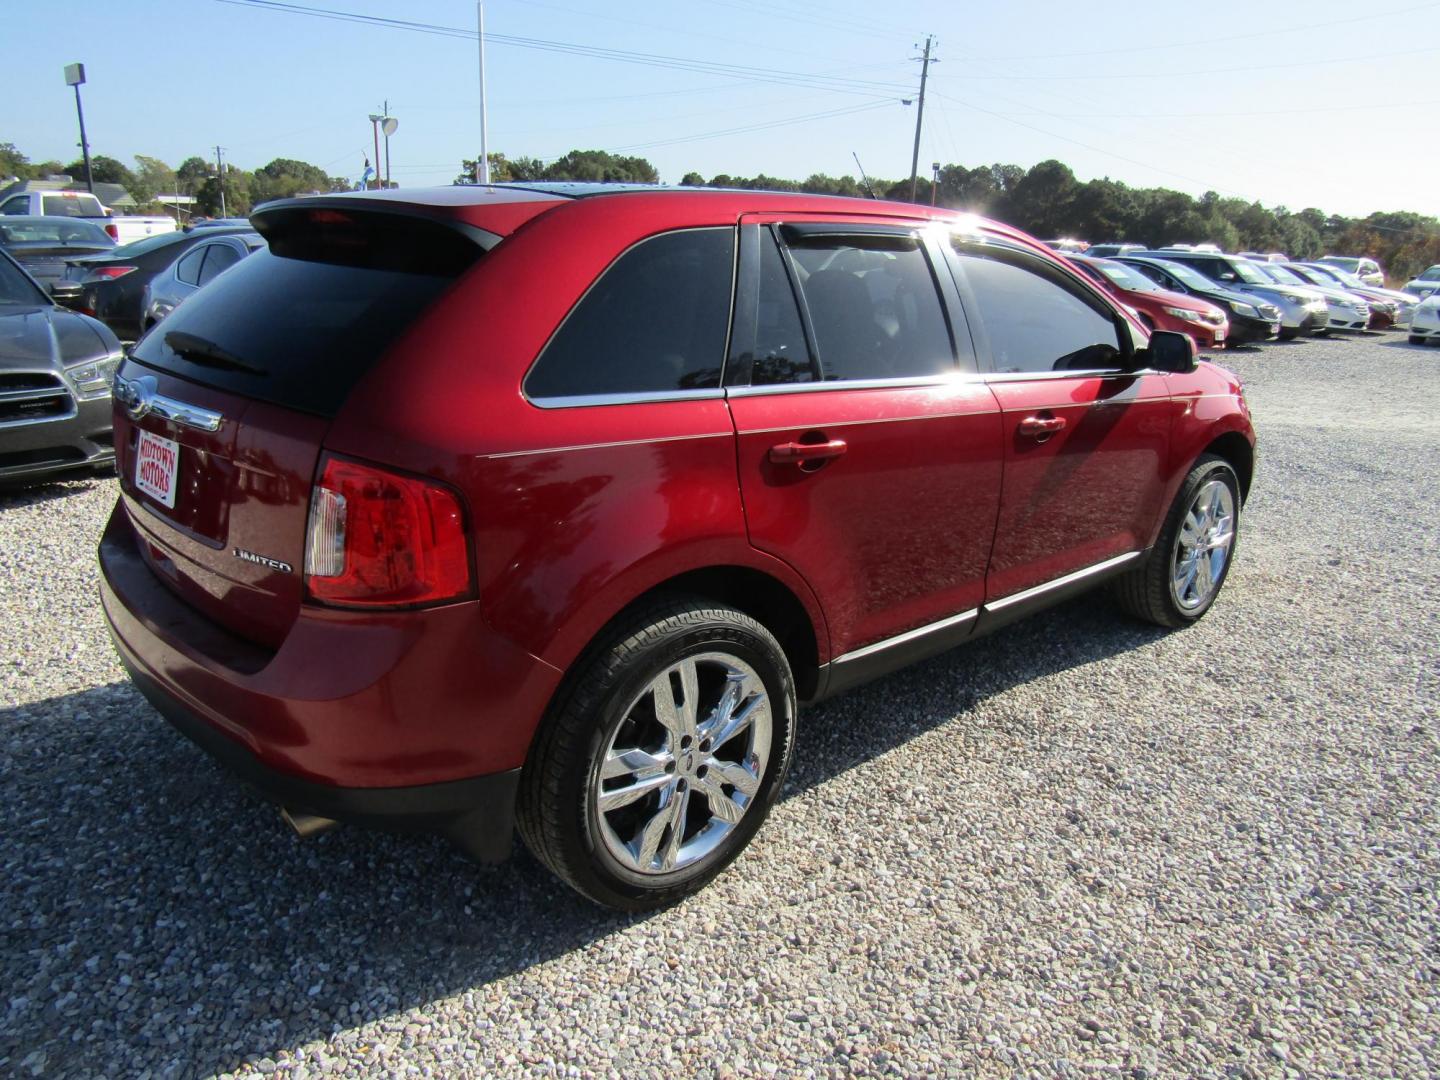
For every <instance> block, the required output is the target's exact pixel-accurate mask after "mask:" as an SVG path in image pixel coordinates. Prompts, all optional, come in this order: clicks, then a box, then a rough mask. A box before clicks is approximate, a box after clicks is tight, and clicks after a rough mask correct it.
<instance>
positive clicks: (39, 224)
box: [0, 217, 112, 247]
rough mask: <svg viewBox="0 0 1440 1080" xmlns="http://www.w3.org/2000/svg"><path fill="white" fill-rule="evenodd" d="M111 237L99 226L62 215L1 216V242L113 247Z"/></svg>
mask: <svg viewBox="0 0 1440 1080" xmlns="http://www.w3.org/2000/svg"><path fill="white" fill-rule="evenodd" d="M111 243H112V241H111V239H110V237H109V235H107V234H106V232H105V230H104V229H102V228H101V227H100V226H99V225H93V224H91V223H90V222H88V221H73V220H70V219H68V218H61V217H50V218H41V217H27V218H21V219H20V220H18V221H15V220H12V221H5V220H4V219H3V218H0V244H93V245H95V246H97V247H110V246H111Z"/></svg>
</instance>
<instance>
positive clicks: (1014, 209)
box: [0, 142, 1440, 281]
mask: <svg viewBox="0 0 1440 1080" xmlns="http://www.w3.org/2000/svg"><path fill="white" fill-rule="evenodd" d="M134 161H135V166H134V168H130V167H127V166H126V165H124V164H123V163H122V162H120V161H118V160H116V159H115V158H112V157H107V156H105V155H103V154H101V155H97V156H95V157H93V158H91V167H92V175H93V176H94V178H95V179H96V180H97V181H101V182H108V183H116V184H122V185H124V187H125V188H126V190H127V191H129V192H130V194H131V195H132V196H133V197H134V198H135V200H136V202H137V203H139V204H140V205H141V207H142V208H145V207H147V206H148V207H153V208H158V207H159V205H160V204H159V203H158V201H157V197H158V196H160V195H164V194H172V193H177V192H178V193H179V194H182V195H193V196H195V199H196V205H195V212H196V213H199V214H207V215H211V216H213V215H216V214H218V213H220V192H221V189H222V184H223V189H224V193H225V211H226V213H228V214H231V215H244V214H248V213H249V212H250V210H251V209H252V208H253V207H254V206H256V205H258V204H260V203H262V202H265V201H266V200H267V199H277V198H283V197H286V196H290V195H298V194H304V193H307V192H314V191H346V190H348V189H349V188H350V187H351V186H352V185H351V182H350V181H349V180H347V179H345V178H343V177H336V176H329V175H327V174H326V172H325V171H324V170H323V169H321V168H320V167H318V166H316V165H311V164H309V163H308V162H304V161H297V160H294V159H292V158H276V159H275V160H274V161H272V162H270V163H269V164H268V165H264V166H262V167H261V168H258V169H256V170H254V171H253V172H251V171H247V170H244V169H240V168H236V167H235V166H233V165H230V164H228V163H227V164H226V166H225V173H224V176H223V177H222V176H221V175H220V174H219V173H218V172H217V171H216V169H215V166H214V164H213V163H211V162H210V161H207V160H206V159H205V158H203V157H200V156H198V155H197V156H194V157H190V158H187V159H186V160H185V161H183V162H181V164H180V165H179V166H177V167H175V168H173V169H172V168H171V167H170V166H169V165H167V164H166V163H165V162H163V161H161V160H159V159H158V158H152V157H146V156H144V155H136V156H135V158H134ZM55 173H60V174H68V175H70V176H75V177H80V176H83V175H84V163H83V162H81V161H74V162H71V163H70V164H68V165H64V164H61V163H60V162H58V161H44V162H39V163H32V162H31V161H30V160H29V159H28V158H26V157H25V155H24V154H22V153H20V152H19V151H18V150H16V148H15V147H14V145H13V144H11V143H6V142H0V179H3V178H5V177H9V176H15V177H18V178H20V179H22V180H24V179H38V178H41V177H44V176H46V175H50V174H55ZM474 177H475V161H474V160H473V159H470V160H464V161H462V162H461V171H460V173H459V174H458V175H457V176H456V177H455V183H457V184H460V183H472V182H473V181H474ZM490 177H491V179H492V180H493V181H496V182H504V181H526V180H548V181H562V180H579V181H600V182H606V183H634V184H657V183H659V182H660V173H659V170H657V169H656V168H655V166H654V165H652V164H651V163H650V162H649V161H647V160H646V159H645V158H642V157H631V156H625V155H620V154H612V153H608V152H607V151H604V150H572V151H570V152H569V153H568V154H566V155H565V156H564V157H561V158H557V159H556V160H554V161H550V162H544V161H541V160H540V159H539V158H533V157H516V158H507V157H506V156H505V155H504V154H503V153H495V154H491V155H490ZM680 183H681V185H682V186H686V187H725V188H749V189H768V190H774V191H804V192H811V193H814V194H822V195H847V196H851V197H854V198H867V197H874V198H880V199H897V200H900V201H905V200H906V199H908V198H909V195H910V183H909V181H908V180H884V179H875V178H871V179H869V180H866V179H864V178H862V179H861V180H856V179H855V178H854V177H852V176H829V175H827V174H825V173H813V174H811V175H810V176H808V177H806V178H805V179H804V180H789V179H785V178H783V177H778V176H767V175H765V174H764V173H761V174H760V175H758V176H733V175H730V174H728V173H719V174H717V175H715V176H711V177H710V178H708V179H707V178H705V177H704V176H702V175H701V174H700V173H697V172H689V173H686V174H685V175H684V176H683V177H682V178H681V180H680ZM932 196H933V198H934V201H935V202H936V203H937V204H938V205H940V206H944V207H948V208H951V209H960V210H969V211H973V212H975V213H979V214H984V215H985V216H987V217H991V218H995V219H996V220H998V221H1004V222H1006V223H1008V224H1010V225H1014V226H1016V227H1017V228H1019V229H1022V230H1024V231H1025V232H1028V233H1030V234H1032V235H1034V236H1038V237H1040V238H1042V239H1051V238H1056V237H1076V238H1080V239H1085V240H1090V241H1095V242H1098V241H1103V240H1125V241H1130V242H1133V243H1140V244H1145V245H1147V246H1150V247H1158V246H1162V245H1166V244H1175V243H1187V244H1196V243H1204V242H1209V243H1214V244H1218V245H1220V247H1221V248H1223V249H1224V250H1226V251H1265V252H1269V251H1283V252H1285V253H1286V254H1288V255H1291V256H1293V257H1295V258H1297V259H1312V258H1315V257H1317V256H1319V255H1326V254H1343V255H1367V256H1369V257H1371V258H1373V259H1376V260H1378V261H1379V262H1380V264H1381V265H1383V266H1384V267H1385V268H1386V271H1387V272H1388V273H1389V275H1390V277H1391V278H1392V279H1395V280H1400V281H1404V280H1406V279H1408V278H1411V277H1413V276H1414V275H1415V274H1416V273H1418V272H1419V271H1421V270H1423V269H1424V268H1425V267H1427V266H1431V265H1434V264H1436V263H1440V220H1437V219H1435V218H1433V217H1426V216H1424V215H1421V214H1417V213H1412V212H1409V211H1393V212H1379V213H1373V214H1370V215H1369V216H1367V217H1364V218H1350V217H1344V216H1342V215H1339V214H1327V213H1325V212H1324V211H1322V210H1317V209H1315V208H1313V207H1309V208H1306V209H1304V210H1295V211H1292V210H1289V209H1287V208H1285V207H1283V206H1277V207H1266V206H1262V205H1261V204H1260V203H1259V202H1251V201H1247V200H1245V199H1237V198H1229V197H1223V196H1221V195H1219V194H1218V193H1217V192H1214V191H1207V192H1205V194H1203V195H1201V196H1199V197H1198V198H1197V197H1195V196H1192V195H1187V194H1185V193H1184V192H1181V191H1172V190H1170V189H1168V188H1142V187H1130V186H1129V185H1127V184H1124V183H1122V182H1121V181H1119V180H1111V179H1110V178H1108V177H1106V178H1103V179H1098V180H1088V181H1084V182H1082V181H1080V180H1078V179H1077V178H1076V176H1075V174H1074V172H1072V171H1071V169H1070V167H1069V166H1067V165H1065V164H1064V163H1063V162H1060V161H1056V160H1054V159H1051V160H1048V161H1042V162H1040V163H1039V164H1037V165H1033V166H1031V167H1030V168H1029V169H1024V168H1021V167H1020V166H1019V165H1000V164H996V165H978V166H975V167H973V168H969V167H967V166H964V165H955V164H950V165H945V166H943V167H942V168H941V169H940V171H939V174H938V184H933V182H932V179H931V178H930V177H923V178H921V179H920V180H919V182H918V184H917V192H916V198H917V200H918V201H920V202H923V203H929V202H930V201H931V199H932Z"/></svg>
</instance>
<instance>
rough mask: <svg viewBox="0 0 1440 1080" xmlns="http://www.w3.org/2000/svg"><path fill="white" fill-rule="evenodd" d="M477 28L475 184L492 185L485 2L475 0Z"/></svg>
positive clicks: (483, 0)
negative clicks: (477, 152) (477, 147)
mask: <svg viewBox="0 0 1440 1080" xmlns="http://www.w3.org/2000/svg"><path fill="white" fill-rule="evenodd" d="M475 28H476V30H477V31H478V32H479V38H480V160H479V161H477V162H475V182H476V183H477V184H488V183H490V148H489V147H488V146H487V145H486V137H485V136H486V132H485V0H475Z"/></svg>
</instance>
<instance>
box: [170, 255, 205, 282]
mask: <svg viewBox="0 0 1440 1080" xmlns="http://www.w3.org/2000/svg"><path fill="white" fill-rule="evenodd" d="M204 261H205V249H204V248H203V247H202V248H201V249H200V250H199V251H192V252H190V254H188V255H186V256H185V257H184V258H183V259H181V260H180V262H179V263H178V264H176V267H175V276H176V277H177V278H179V279H180V280H181V281H183V282H184V283H185V284H186V285H199V284H200V264H201V263H202V262H204Z"/></svg>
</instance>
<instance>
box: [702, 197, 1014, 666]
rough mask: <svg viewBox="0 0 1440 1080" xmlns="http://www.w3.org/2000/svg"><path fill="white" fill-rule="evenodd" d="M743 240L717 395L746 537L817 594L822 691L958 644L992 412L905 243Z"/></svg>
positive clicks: (991, 504) (977, 545)
mask: <svg viewBox="0 0 1440 1080" xmlns="http://www.w3.org/2000/svg"><path fill="white" fill-rule="evenodd" d="M741 233H742V257H741V263H740V288H739V289H738V291H737V301H736V315H735V325H734V331H733V334H732V345H731V354H730V360H729V362H728V364H727V368H726V371H727V375H726V382H727V391H726V393H727V399H728V401H729V403H730V411H731V415H732V416H733V418H734V423H735V428H736V432H737V436H738V440H737V444H738V453H739V467H740V487H741V494H742V497H743V500H744V505H745V517H746V525H747V528H748V530H749V536H750V542H751V543H752V544H753V545H754V546H756V547H757V548H760V549H761V550H763V551H766V552H769V553H771V554H773V555H776V556H778V557H779V558H781V559H784V560H785V561H786V562H788V563H789V564H790V565H791V566H792V567H794V568H795V569H796V570H797V571H798V572H799V573H800V574H801V575H802V576H804V577H805V578H806V580H807V581H808V582H809V583H810V584H811V586H812V588H813V589H814V591H815V593H816V594H817V595H818V597H819V599H820V603H821V605H822V607H823V610H824V615H825V619H826V623H827V626H828V629H829V636H830V644H831V651H832V655H834V656H836V657H838V659H836V660H835V662H834V664H833V665H832V670H831V683H830V689H831V690H832V691H833V690H835V689H838V688H839V687H840V686H841V685H848V684H849V682H851V681H858V679H860V678H864V677H868V676H869V675H871V674H874V673H875V671H876V670H877V669H879V670H883V669H884V668H886V667H890V666H898V664H899V663H901V662H908V661H909V660H913V659H917V658H919V656H921V655H926V654H929V653H933V652H937V651H939V650H941V649H943V648H945V647H948V645H950V644H953V643H954V642H955V641H956V640H958V639H959V638H961V637H964V636H966V635H968V633H969V632H970V629H971V626H972V624H973V620H974V617H975V614H976V612H977V609H978V608H979V606H980V604H981V603H982V602H983V600H984V586H985V567H986V564H987V562H988V560H989V556H990V543H991V539H992V537H993V535H994V527H995V516H996V513H997V511H998V509H999V488H1000V476H1001V451H1000V417H999V409H998V406H997V404H996V401H995V397H994V395H993V394H992V393H991V392H990V390H989V389H988V388H987V387H986V385H985V384H984V382H982V381H981V380H980V379H979V378H978V377H977V375H976V372H975V365H974V354H973V347H972V345H971V343H970V338H969V335H968V332H967V331H966V328H965V326H964V324H963V322H957V321H956V319H957V318H958V304H956V303H954V299H955V298H954V293H953V282H952V281H950V280H949V278H948V275H944V274H943V263H940V262H939V261H938V260H940V259H941V258H943V257H942V256H940V255H939V254H938V250H937V249H935V248H934V246H933V245H932V244H931V243H930V242H928V241H927V240H926V239H925V238H924V237H923V236H922V235H921V234H920V233H919V232H918V231H916V230H915V229H914V228H910V227H907V226H905V225H903V224H901V225H896V224H877V223H873V222H855V221H838V220H837V221H813V220H810V221H807V222H805V223H803V224H797V223H793V222H792V223H784V222H781V221H778V220H775V219H773V218H766V217H764V216H752V217H748V218H746V219H745V224H744V225H743V226H742V229H741ZM937 267H938V268H939V269H940V270H941V271H942V273H941V274H937V273H936V270H937ZM942 286H943V288H944V290H946V291H945V292H942ZM947 293H948V295H947Z"/></svg>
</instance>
